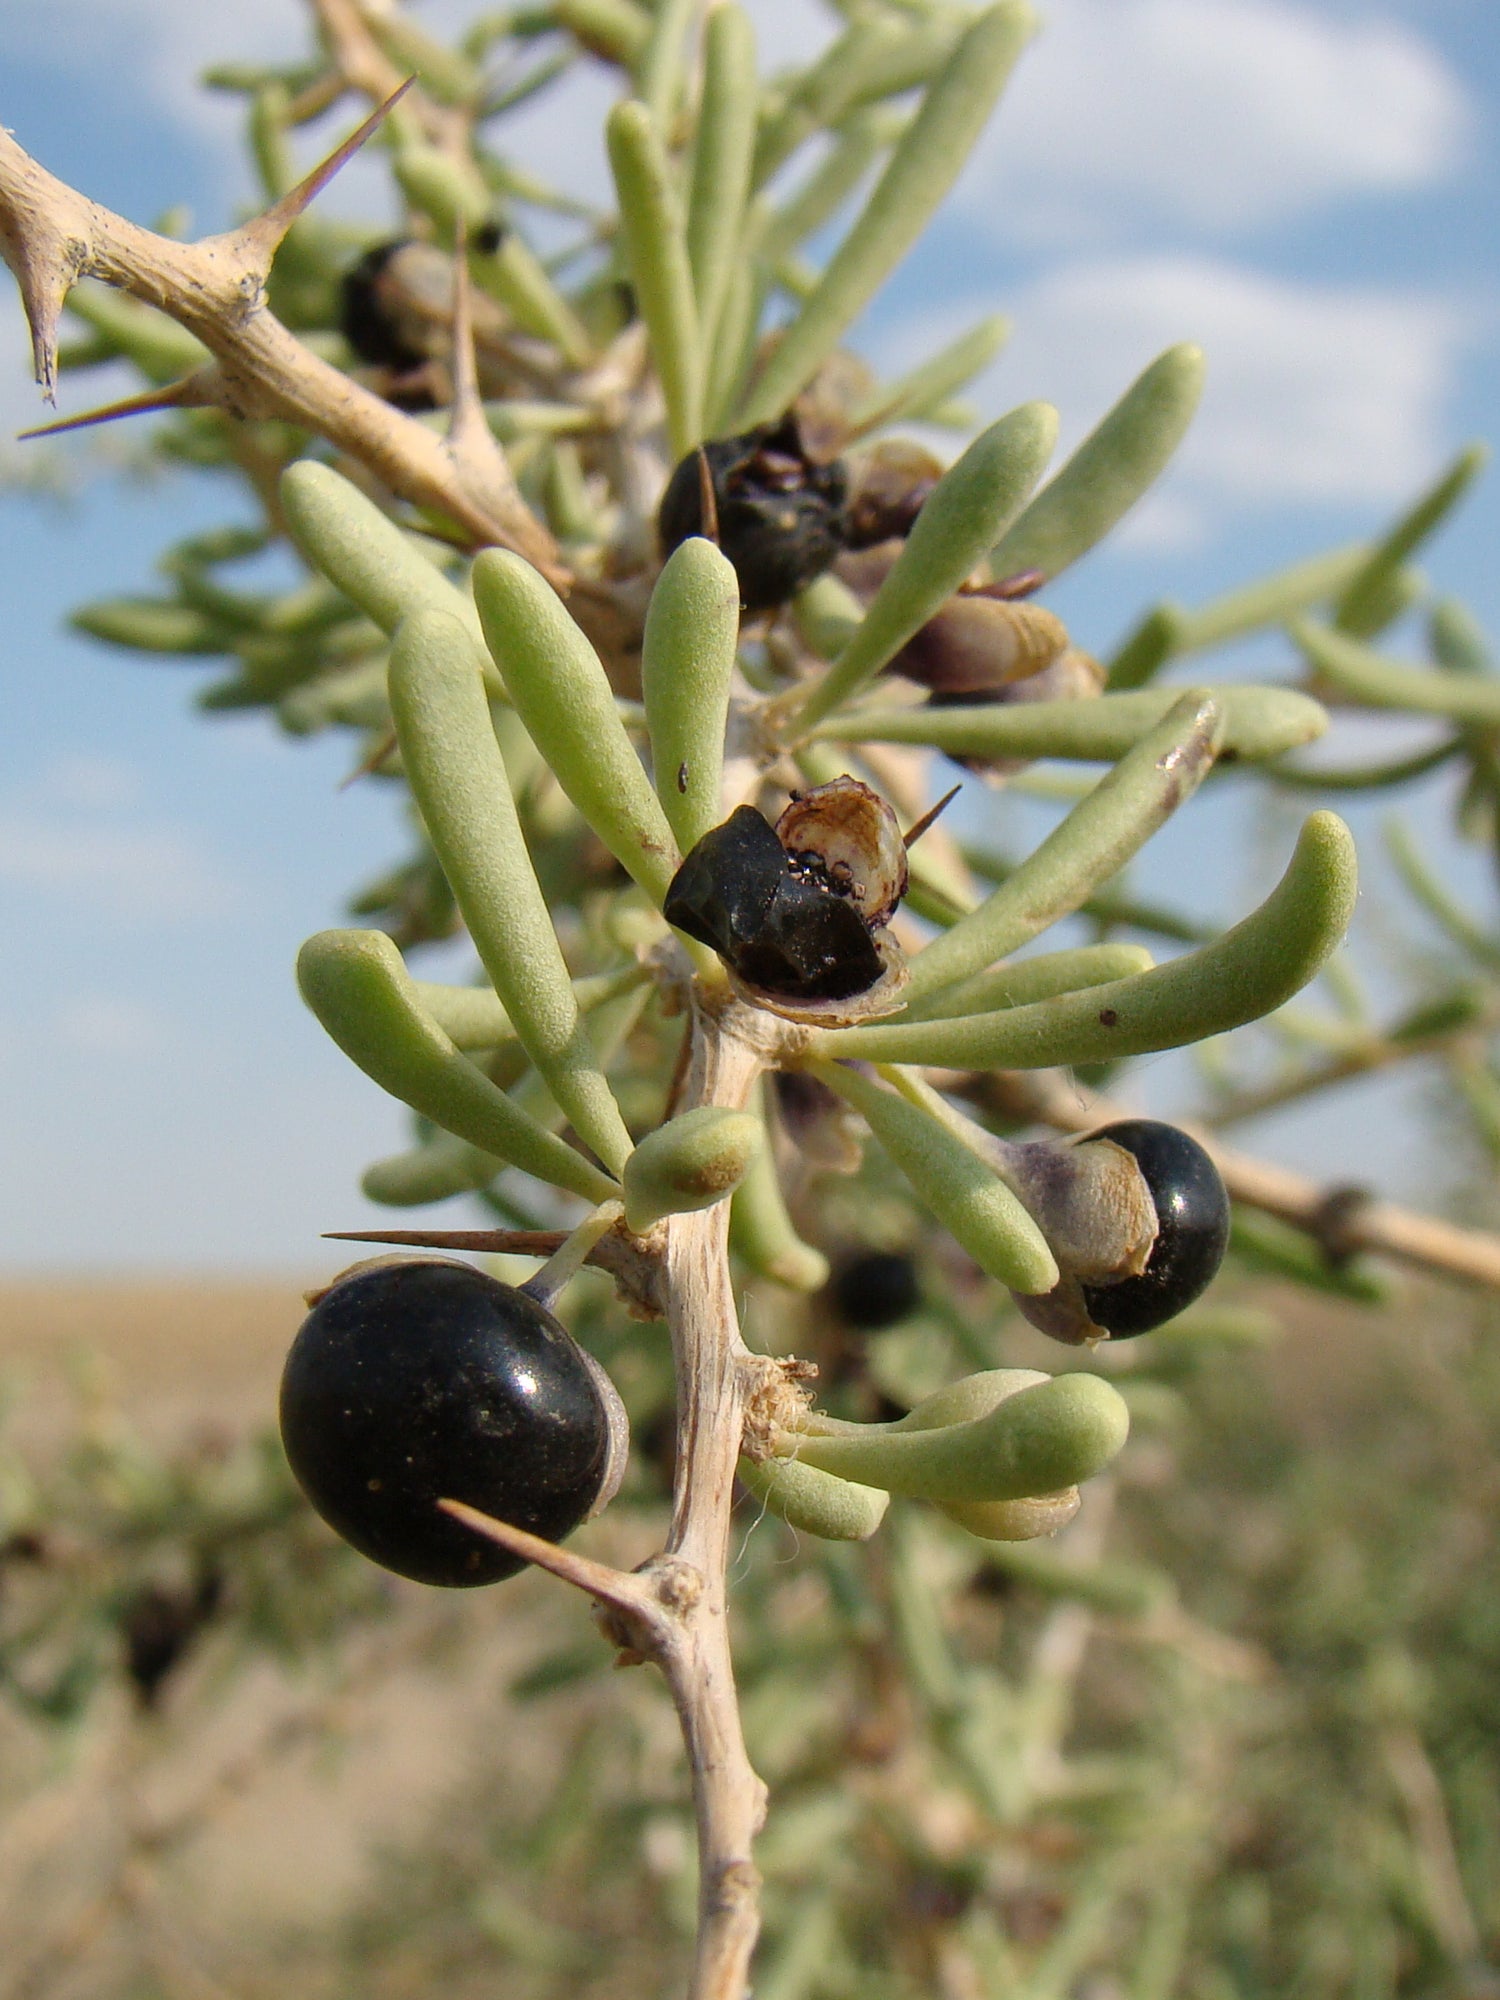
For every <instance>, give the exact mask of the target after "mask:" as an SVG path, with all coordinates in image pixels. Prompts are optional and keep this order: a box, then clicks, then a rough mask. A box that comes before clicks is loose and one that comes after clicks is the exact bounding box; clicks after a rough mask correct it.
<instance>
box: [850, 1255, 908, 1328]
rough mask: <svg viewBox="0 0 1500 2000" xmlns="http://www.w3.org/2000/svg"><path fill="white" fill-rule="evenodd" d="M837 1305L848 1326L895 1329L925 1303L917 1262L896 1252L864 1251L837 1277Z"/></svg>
mask: <svg viewBox="0 0 1500 2000" xmlns="http://www.w3.org/2000/svg"><path fill="white" fill-rule="evenodd" d="M831 1289H832V1292H833V1304H834V1309H835V1311H836V1312H837V1313H838V1316H839V1318H840V1319H841V1320H842V1321H843V1322H844V1324H845V1325H846V1326H855V1327H861V1328H867V1329H868V1330H870V1331H871V1332H874V1331H875V1330H876V1329H877V1328H879V1327H883V1326H894V1325H895V1324H896V1322H897V1321H898V1320H903V1319H905V1318H906V1317H907V1316H908V1314H910V1313H914V1312H915V1311H916V1309H917V1307H918V1305H919V1304H920V1303H921V1299H922V1292H921V1287H920V1286H919V1285H918V1283H917V1267H916V1263H915V1262H914V1260H913V1259H912V1258H910V1257H908V1256H906V1255H904V1254H903V1253H902V1252H900V1251H896V1250H863V1251H861V1252H860V1254H859V1255H858V1256H857V1257H851V1258H850V1259H849V1260H848V1262H847V1263H845V1264H841V1265H840V1266H839V1268H838V1270H837V1271H836V1272H835V1273H834V1277H833V1285H832V1288H831Z"/></svg>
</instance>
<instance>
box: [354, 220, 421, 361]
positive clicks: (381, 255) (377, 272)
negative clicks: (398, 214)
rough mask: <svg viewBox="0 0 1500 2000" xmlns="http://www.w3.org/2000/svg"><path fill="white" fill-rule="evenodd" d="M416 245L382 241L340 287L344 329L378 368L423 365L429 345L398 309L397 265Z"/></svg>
mask: <svg viewBox="0 0 1500 2000" xmlns="http://www.w3.org/2000/svg"><path fill="white" fill-rule="evenodd" d="M411 247H412V246H411V244H410V243H409V242H408V240H407V239H406V238H404V237H398V238H397V239H396V240H395V241H394V242H390V243H377V244H376V245H375V246H374V248H373V249H370V250H367V251H366V252H365V254H364V255H363V257H361V258H360V259H359V261H358V263H356V264H353V265H351V267H350V268H349V269H348V270H347V271H346V272H345V273H344V277H343V282H342V284H341V286H340V289H339V332H340V333H341V334H343V336H344V338H345V340H347V341H348V343H349V345H350V346H351V347H352V348H353V349H354V352H355V353H356V354H357V355H358V356H359V358H360V360H361V361H368V362H369V363H370V364H371V365H372V366H373V367H377V368H397V369H409V368H419V367H420V366H421V365H422V363H423V362H424V361H425V360H426V359H427V358H428V350H427V349H426V348H425V347H422V346H420V345H418V344H416V342H415V341H414V339H413V335H412V329H411V328H410V326H408V325H407V324H406V321H405V319H404V317H403V315H402V314H401V312H400V311H399V309H398V300H399V286H398V284H397V277H396V272H395V270H394V269H393V268H392V267H393V266H394V265H395V264H396V263H397V260H398V259H399V258H400V257H401V255H402V253H403V252H404V251H406V250H408V249H410V248H411Z"/></svg>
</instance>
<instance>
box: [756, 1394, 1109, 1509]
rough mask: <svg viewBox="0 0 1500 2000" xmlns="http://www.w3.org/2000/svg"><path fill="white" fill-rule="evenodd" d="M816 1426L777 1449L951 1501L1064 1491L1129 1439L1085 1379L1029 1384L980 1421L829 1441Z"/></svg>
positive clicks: (889, 1427) (857, 1428)
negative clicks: (815, 1428)
mask: <svg viewBox="0 0 1500 2000" xmlns="http://www.w3.org/2000/svg"><path fill="white" fill-rule="evenodd" d="M997 1372H998V1371H997ZM1005 1372H1007V1373H1015V1374H1022V1373H1029V1371H1022V1370H1015V1371H1005ZM917 1414H918V1413H917V1412H914V1413H913V1415H914V1416H915V1415H917ZM817 1422H818V1420H817V1419H816V1418H815V1417H810V1418H809V1419H808V1426H809V1427H808V1428H807V1429H803V1430H798V1431H787V1432H782V1433H781V1434H780V1435H779V1438H778V1444H777V1449H778V1451H779V1452H781V1453H783V1454H784V1455H788V1456H791V1455H795V1457H796V1458H797V1460H798V1461H799V1463H801V1464H804V1465H810V1466H813V1467H815V1468H816V1469H817V1470H818V1471H820V1472H832V1473H836V1474H837V1475H838V1476H839V1477H840V1478H843V1479H853V1480H857V1481H859V1482H860V1484H862V1485H869V1486H883V1487H884V1488H885V1490H886V1491H887V1492H888V1493H903V1494H907V1495H909V1496H911V1497H912V1498H915V1499H930V1500H958V1501H965V1500H1025V1499H1029V1498H1032V1497H1034V1496H1036V1495H1038V1494H1043V1493H1061V1492H1063V1491H1064V1490H1065V1489H1066V1488H1067V1487H1069V1486H1077V1485H1079V1484H1081V1483H1082V1481H1083V1480H1085V1479H1090V1478H1092V1477H1093V1475H1094V1474H1095V1473H1096V1472H1100V1471H1102V1470H1103V1468H1104V1467H1105V1466H1106V1465H1108V1464H1109V1462H1110V1460H1111V1459H1113V1458H1114V1457H1116V1456H1117V1455H1118V1453H1119V1452H1120V1450H1121V1449H1122V1447H1123V1446H1124V1443H1125V1440H1126V1437H1127V1436H1128V1435H1129V1431H1130V1416H1129V1412H1128V1411H1127V1410H1126V1407H1125V1403H1124V1400H1123V1398H1122V1397H1121V1396H1120V1394H1119V1393H1118V1391H1117V1390H1115V1389H1113V1388H1111V1387H1110V1385H1109V1383H1108V1382H1105V1381H1104V1380H1102V1379H1101V1377H1099V1376H1097V1375H1084V1374H1071V1375H1058V1376H1054V1377H1052V1378H1050V1379H1048V1378H1046V1377H1044V1378H1043V1379H1042V1380H1041V1381H1036V1380H1034V1379H1033V1380H1031V1381H1030V1382H1027V1383H1024V1384H1022V1385H1021V1386H1018V1387H1016V1388H1014V1389H1012V1390H1010V1391H1009V1393H1007V1394H1005V1395H1003V1396H1002V1397H1001V1398H1000V1400H999V1401H997V1402H996V1403H995V1404H994V1405H993V1407H991V1408H990V1409H988V1410H986V1411H985V1412H984V1413H983V1414H980V1415H975V1416H970V1417H967V1418H957V1417H955V1418H953V1419H952V1420H950V1421H948V1422H945V1423H931V1422H929V1423H921V1424H919V1423H914V1422H913V1421H912V1418H903V1419H902V1420H901V1422H900V1423H897V1424H867V1425H853V1424H850V1425H841V1426H839V1428H838V1432H837V1434H836V1435H828V1434H820V1431H817V1430H814V1429H813V1428H812V1425H814V1424H816V1423H817Z"/></svg>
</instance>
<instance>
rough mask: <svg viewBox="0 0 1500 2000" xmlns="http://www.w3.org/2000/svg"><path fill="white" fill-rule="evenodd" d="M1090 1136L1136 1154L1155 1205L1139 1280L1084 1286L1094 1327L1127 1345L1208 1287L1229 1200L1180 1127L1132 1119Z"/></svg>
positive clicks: (1220, 1257)
mask: <svg viewBox="0 0 1500 2000" xmlns="http://www.w3.org/2000/svg"><path fill="white" fill-rule="evenodd" d="M1090 1136H1091V1137H1092V1138H1095V1139H1112V1140H1113V1141H1114V1143H1115V1144H1116V1145H1117V1146H1123V1147H1124V1149H1125V1151H1126V1152H1127V1153H1132V1154H1134V1156H1135V1159H1136V1162H1137V1164H1138V1165H1139V1167H1140V1169H1141V1172H1142V1174H1143V1175H1144V1176H1145V1179H1146V1186H1147V1187H1148V1188H1149V1189H1150V1191H1151V1199H1152V1202H1153V1203H1154V1204H1155V1207H1156V1220H1157V1237H1156V1242H1155V1243H1154V1244H1153V1246H1152V1250H1151V1258H1150V1261H1149V1263H1148V1264H1147V1266H1146V1268H1145V1270H1144V1271H1142V1272H1141V1274H1140V1275H1139V1277H1135V1278H1122V1279H1121V1280H1120V1281H1119V1283H1118V1284H1113V1285H1085V1286H1084V1287H1083V1298H1084V1303H1085V1305H1086V1306H1087V1308H1088V1313H1089V1317H1090V1319H1092V1320H1093V1322H1094V1324H1095V1325H1096V1326H1102V1327H1103V1328H1104V1329H1105V1331H1106V1332H1107V1333H1109V1334H1111V1335H1113V1337H1114V1338H1115V1339H1116V1340H1128V1339H1130V1338H1131V1337H1132V1336H1133V1335H1135V1334H1138V1333H1149V1332H1150V1331H1151V1329H1152V1328H1153V1327H1157V1326H1161V1325H1163V1324H1164V1322H1165V1321H1167V1320H1169V1319H1175V1318H1176V1316H1177V1314H1178V1313H1180V1312H1181V1311H1182V1310H1183V1308H1184V1307H1185V1306H1190V1305H1191V1304H1192V1302H1193V1300H1194V1299H1196V1298H1197V1297H1198V1296H1199V1295H1200V1293H1202V1292H1203V1291H1205V1290H1206V1289H1207V1287H1208V1285H1209V1283H1210V1282H1211V1280H1212V1279H1213V1277H1214V1274H1215V1273H1216V1272H1217V1271H1218V1268H1219V1266H1220V1265H1221V1264H1222V1263H1223V1261H1224V1252H1225V1249H1226V1248H1227V1246H1228V1243H1229V1196H1228V1195H1227V1194H1226V1193H1225V1190H1224V1183H1223V1181H1222V1180H1221V1179H1220V1178H1219V1170H1218V1168H1217V1167H1216V1166H1215V1165H1214V1163H1213V1161H1212V1160H1211V1159H1210V1158H1209V1157H1208V1155H1207V1153H1205V1152H1204V1150H1203V1148H1202V1147H1201V1146H1200V1145H1199V1144H1198V1142H1197V1140H1196V1139H1190V1138H1189V1137H1188V1135H1187V1134H1186V1132H1180V1131H1179V1130H1178V1129H1177V1127H1176V1126H1175V1125H1164V1124H1161V1123H1160V1122H1159V1121H1157V1120H1156V1119H1153V1118H1127V1119H1124V1120H1122V1121H1121V1122H1120V1123H1119V1124H1118V1125H1106V1126H1105V1128H1104V1130H1103V1131H1102V1132H1095V1133H1092V1134H1091V1135H1090Z"/></svg>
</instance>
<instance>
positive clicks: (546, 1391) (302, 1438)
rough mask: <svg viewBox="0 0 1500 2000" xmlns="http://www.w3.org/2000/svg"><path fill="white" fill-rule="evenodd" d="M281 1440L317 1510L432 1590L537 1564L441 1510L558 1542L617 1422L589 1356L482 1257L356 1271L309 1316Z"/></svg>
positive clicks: (592, 1484) (288, 1382) (596, 1473)
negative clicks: (455, 1504) (481, 1516)
mask: <svg viewBox="0 0 1500 2000" xmlns="http://www.w3.org/2000/svg"><path fill="white" fill-rule="evenodd" d="M281 1435H282V1442H283V1443H284V1444H285V1446H286V1454H287V1458H288V1460H289V1461H290V1463H291V1467H292V1471H293V1472H294V1473H295V1474H296V1477H297V1482H298V1484H299V1485H300V1486H301V1488H302V1490H303V1492H304V1493H305V1494H306V1495H307V1497H308V1499H309V1500H310V1501H311V1502H312V1504H313V1506H314V1507H316V1508H317V1510H318V1512H319V1513H320V1514H321V1515H322V1516H323V1518H324V1520H325V1521H327V1522H328V1524H329V1526H330V1527H332V1528H334V1529H336V1530H337V1531H338V1533H339V1534H341V1535H342V1536H343V1537H344V1539H345V1541H347V1542H350V1543H352V1544H353V1546H354V1547H355V1548H356V1549H358V1550H359V1552H360V1553H361V1555H365V1556H368V1557H369V1558H370V1560H371V1561H372V1562H377V1563H380V1564H381V1565H383V1567H384V1568H386V1569H390V1570H394V1571H395V1572H396V1574H397V1575H398V1576H407V1577H412V1578H414V1579H415V1580H416V1581H417V1582H418V1583H432V1584H447V1585H452V1586H467V1585H471V1584H480V1583H496V1582H498V1581H499V1580H500V1579H501V1578H502V1577H507V1576H512V1575H514V1574H515V1572H516V1571H517V1570H519V1569H522V1568H524V1567H525V1565H524V1564H523V1563H522V1562H521V1561H520V1560H519V1559H518V1558H517V1557H515V1556H513V1555H511V1554H509V1553H508V1552H507V1551H506V1550H504V1549H502V1548H500V1547H499V1545H498V1544H497V1543H494V1542H489V1541H486V1540H485V1539H484V1538H483V1537H482V1536H480V1535H478V1534H476V1533H475V1532H474V1531H473V1530H472V1529H470V1528H466V1527H463V1526H461V1525H460V1523H459V1522H457V1521H454V1520H452V1519H450V1518H449V1516H448V1515H446V1514H444V1513H441V1512H440V1511H439V1509H438V1506H437V1502H438V1501H439V1500H440V1499H444V1498H448V1499H454V1500H464V1501H467V1502H468V1503H469V1505H470V1506H473V1507H477V1508H479V1509H480V1510H481V1511H482V1512H483V1513H486V1514H492V1515H494V1516H496V1517H497V1518H498V1519H500V1520H503V1521H508V1522H509V1523H511V1525H512V1526H514V1527H518V1528H525V1529H528V1530H529V1531H530V1532H531V1533H532V1534H535V1535H542V1536H544V1537H545V1538H546V1539H547V1540H548V1541H558V1540H560V1539H561V1538H562V1537H563V1536H564V1535H566V1534H568V1533H570V1532H571V1531H572V1530H573V1529H574V1528H576V1527H577V1526H578V1524H579V1523H580V1522H581V1521H582V1520H584V1519H585V1518H586V1516H587V1515H588V1512H589V1510H590V1508H591V1507H592V1506H593V1504H594V1501H595V1500H596V1498H597V1497H598V1495H599V1493H600V1492H601V1490H602V1487H603V1482H604V1478H605V1474H606V1472H607V1470H608V1458H609V1442H610V1438H609V1418H608V1414H607V1412H606V1409H605V1406H604V1399H603V1397H602V1395H601V1393H600V1391H599V1389H598V1387H597V1386H596V1383H595V1380H594V1377H593V1374H592V1372H591V1369H590V1366H589V1363H588V1362H587V1360H586V1359H585V1357H584V1355H583V1353H582V1351H581V1350H580V1349H579V1348H578V1347H577V1346H576V1344H575V1343H574V1341H573V1340H572V1338H571V1337H570V1336H569V1334H568V1333H567V1331H566V1329H565V1328H563V1327H562V1326H561V1325H560V1324H559V1323H558V1321H557V1320H555V1319H554V1318H553V1317H552V1315H551V1314H550V1313H549V1312H546V1311H545V1310H544V1309H543V1308H542V1307H541V1306H539V1305H538V1304H537V1303H536V1302H535V1300H534V1299H532V1298H530V1297H529V1296H528V1295H527V1294H526V1293H524V1292H520V1291H517V1290H515V1289H514V1288H513V1287H512V1286H510V1285H502V1284H500V1283H499V1282H498V1281H497V1280H495V1279H494V1278H491V1277H488V1276H486V1274H485V1273H484V1272H483V1271H478V1270H475V1269H473V1268H472V1267H471V1266H469V1265H460V1264H451V1263H442V1262H436V1261H430V1260H422V1259H414V1260H412V1261H409V1262H400V1263H392V1264H377V1265H373V1266H371V1267H370V1268H369V1269H367V1270H363V1271H358V1270H357V1271H354V1272H352V1273H351V1274H350V1275H349V1276H348V1277H346V1278H343V1279H341V1280H340V1281H339V1282H338V1283H336V1284H335V1285H334V1286H333V1287H332V1288H331V1289H330V1290H329V1291H328V1292H326V1293H325V1294H324V1296H323V1297H322V1298H321V1299H320V1300H319V1301H318V1303H317V1305H316V1306H314V1308H313V1310H312V1312H311V1313H310V1314H309V1315H308V1317H307V1319H306V1320H304V1321H303V1324H302V1327H301V1330H300V1332H299V1333H298V1335H297V1338H296V1340H295V1341H294V1343H293V1345H292V1351H291V1353H290V1354H289V1355H288V1356H287V1362H286V1369H285V1372H284V1374H283V1376H282V1382H281Z"/></svg>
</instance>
